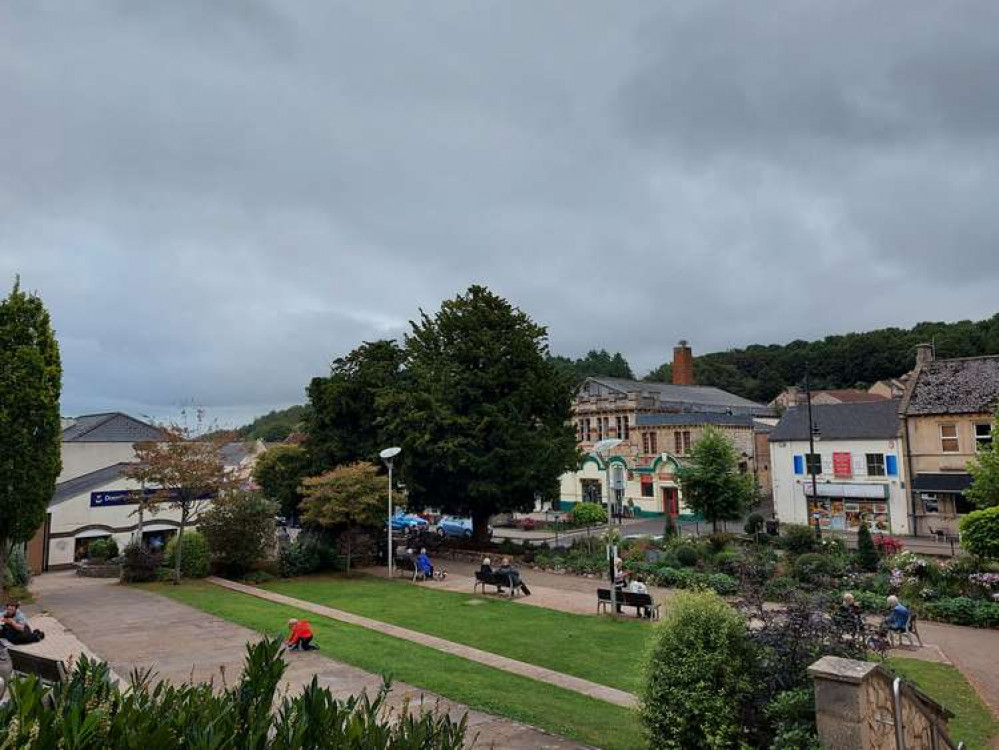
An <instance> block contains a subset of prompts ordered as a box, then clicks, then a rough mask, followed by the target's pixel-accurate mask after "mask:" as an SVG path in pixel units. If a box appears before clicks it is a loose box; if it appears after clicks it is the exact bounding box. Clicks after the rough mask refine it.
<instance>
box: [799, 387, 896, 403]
mask: <svg viewBox="0 0 999 750" xmlns="http://www.w3.org/2000/svg"><path fill="white" fill-rule="evenodd" d="M819 393H825V394H826V395H828V396H832V397H833V398H834V399H836V400H838V401H839V402H840V403H844V404H861V403H870V402H871V401H884V400H886V399H885V397H884V396H879V395H878V394H877V393H868V392H867V391H861V390H857V389H856V388H833V389H827V390H823V391H812V397H813V398H814V397H815V395H817V394H819Z"/></svg>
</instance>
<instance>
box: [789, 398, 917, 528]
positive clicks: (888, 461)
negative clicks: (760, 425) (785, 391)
mask: <svg viewBox="0 0 999 750" xmlns="http://www.w3.org/2000/svg"><path fill="white" fill-rule="evenodd" d="M898 409H899V402H898V401H894V400H878V401H874V402H866V403H865V402H861V403H854V404H813V405H812V423H813V425H814V430H815V435H814V438H815V441H814V444H815V452H814V453H810V452H809V424H808V410H807V408H806V407H800V406H796V407H792V408H790V409H788V410H787V411H786V412H785V414H784V416H783V417H782V418H781V421H780V422H779V423H778V424H777V426H776V427H775V428H774V429H773V431H772V432H771V433H770V437H769V443H770V471H771V475H772V477H773V496H774V515H775V516H776V517H777V519H778V520H780V521H781V522H784V523H800V524H810V525H814V524H816V523H817V524H818V525H819V527H820V528H821V529H822V530H824V531H843V532H856V531H857V529H859V527H860V524H861V523H862V522H866V523H867V525H868V527H869V528H870V529H871V530H872V531H874V532H883V533H891V534H908V533H909V531H910V526H909V517H908V513H907V507H906V506H907V502H906V495H907V493H906V487H905V481H906V479H905V473H904V472H905V467H904V462H903V457H904V443H903V431H902V423H901V420H900V418H899V414H898ZM812 468H814V469H815V474H816V477H815V479H816V481H815V486H814V488H813V486H812V477H811V469H812Z"/></svg>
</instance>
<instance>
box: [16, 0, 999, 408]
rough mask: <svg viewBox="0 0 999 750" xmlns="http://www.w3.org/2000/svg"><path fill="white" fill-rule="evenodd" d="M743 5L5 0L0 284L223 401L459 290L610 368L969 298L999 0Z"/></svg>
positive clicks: (985, 220) (81, 386)
mask: <svg viewBox="0 0 999 750" xmlns="http://www.w3.org/2000/svg"><path fill="white" fill-rule="evenodd" d="M765 8H766V9H765V10H761V6H758V5H757V6H750V5H747V4H743V3H720V2H688V3H680V4H674V5H671V6H663V5H662V4H660V3H653V2H635V3H628V4H627V5H624V6H620V5H608V4H604V3H596V2H594V3H589V2H579V3H573V4H572V5H571V7H570V6H567V5H565V4H564V3H560V2H554V1H552V2H541V3H520V4H514V3H508V2H484V3H475V4H468V3H464V2H457V1H456V0H455V1H454V2H444V3H434V4H431V5H427V4H425V3H415V2H402V0H400V1H399V2H393V3H336V4H330V3H319V2H303V3H294V4H288V3H279V2H276V0H272V1H270V2H258V3H242V2H231V1H229V0H227V1H226V2H220V3H212V4H210V5H205V4H202V3H194V2H189V1H187V0H185V1H184V2H175V3H132V2H121V1H117V2H115V1H114V0H106V1H105V2H95V3H91V4H87V5H79V4H76V5H71V6H68V7H67V6H65V4H62V3H56V2H46V1H45V0H41V1H39V2H27V0H21V2H14V3H8V4H5V5H4V6H3V8H0V102H2V105H0V106H2V107H3V113H2V114H3V117H0V167H2V169H0V278H10V277H11V276H13V274H14V273H18V272H19V273H21V274H22V276H23V278H24V281H25V284H26V285H27V286H29V287H32V288H37V289H38V290H39V291H40V292H41V293H42V294H43V296H44V297H45V299H46V301H47V302H48V303H49V305H50V307H51V308H52V310H53V314H54V317H55V321H56V324H57V326H58V328H59V332H60V335H61V338H62V342H63V350H64V357H65V371H66V387H65V404H64V406H65V409H66V411H68V412H81V411H91V410H96V409H104V408H114V407H115V404H116V402H119V403H120V404H121V406H122V408H130V409H132V410H133V411H137V412H148V413H165V412H167V411H169V410H170V409H172V408H174V407H175V405H177V404H180V403H184V402H189V401H191V400H192V399H193V400H196V401H199V402H201V403H204V404H205V405H207V406H209V407H212V408H214V409H217V410H219V411H220V412H221V413H224V414H226V415H228V416H229V417H230V418H232V419H238V418H241V417H242V416H244V415H251V414H253V413H255V412H259V411H264V410H266V409H267V408H269V407H271V406H277V405H283V404H287V403H293V402H298V401H301V399H302V397H303V388H304V386H305V384H306V382H307V381H308V379H309V377H311V376H312V375H314V374H319V373H322V372H323V371H325V369H326V368H327V367H328V364H329V361H330V360H331V359H332V358H334V357H335V356H338V355H340V354H342V353H344V352H346V351H348V350H349V349H350V348H352V347H353V346H354V345H356V344H357V343H358V342H359V341H361V340H364V339H371V338H375V337H378V336H386V335H388V336H394V335H399V334H400V333H401V332H403V331H404V330H405V328H406V325H407V321H408V320H409V319H411V318H413V317H414V316H415V315H416V312H417V310H418V308H420V307H423V308H425V309H434V308H435V307H436V306H437V305H438V304H439V303H440V301H441V299H443V298H445V297H449V296H451V295H453V294H455V293H457V292H459V291H461V290H463V289H464V288H465V287H466V286H467V285H468V284H469V283H472V282H478V283H485V284H488V285H489V286H491V287H493V288H494V289H496V291H498V292H500V293H502V294H505V295H507V296H508V297H509V298H510V299H511V300H513V301H514V302H515V303H516V304H518V305H520V306H522V307H523V308H524V309H525V310H527V311H528V312H530V313H531V314H532V315H533V316H534V317H535V318H536V319H538V320H539V321H540V322H542V323H544V324H546V325H548V327H549V330H550V334H551V339H552V347H553V349H555V350H557V351H561V352H565V353H569V354H581V353H583V352H584V351H585V350H586V349H589V348H591V347H607V348H610V349H613V350H617V349H619V350H621V351H623V352H624V353H625V354H626V355H627V356H628V357H629V359H630V360H631V361H632V363H633V365H634V367H635V369H636V371H639V372H642V371H644V370H646V369H648V368H651V367H653V366H655V365H656V364H658V363H660V362H662V361H664V360H665V359H667V358H668V356H669V351H670V347H671V346H672V344H673V342H674V341H675V340H676V339H678V338H680V337H686V338H690V339H692V340H693V341H694V344H695V347H696V349H697V350H698V351H701V352H703V351H710V350H712V349H717V348H724V347H728V346H737V345H743V344H747V343H751V342H769V341H782V340H788V339H791V338H796V337H809V336H817V335H824V334H826V333H829V332H834V331H842V330H849V329H858V328H866V327H873V326H880V325H888V324H898V325H904V324H908V323H912V322H916V321H917V320H921V319H927V318H945V319H953V318H963V317H979V316H985V315H990V314H992V313H994V312H995V309H994V301H993V300H994V295H993V294H992V293H991V291H990V288H989V286H990V283H991V284H992V285H993V288H994V282H995V280H996V279H997V278H999V254H997V253H994V252H993V246H994V240H995V237H996V227H997V224H996V219H995V217H994V216H993V215H992V213H993V211H992V210H991V203H992V202H993V200H992V199H993V197H994V196H995V194H996V187H997V186H996V184H995V183H996V178H995V177H994V175H996V174H999V171H997V170H996V167H997V166H999V165H997V164H996V160H997V155H996V153H997V152H996V149H995V145H996V135H995V134H996V129H995V125H996V121H997V118H999V114H997V113H999V104H997V103H996V99H995V97H994V96H992V95H991V83H992V82H991V78H992V75H993V73H994V70H995V69H996V63H997V60H996V55H997V52H996V47H995V45H994V44H993V42H992V39H991V36H992V33H991V32H992V29H993V28H995V25H996V24H995V20H996V18H995V17H996V14H997V11H996V9H995V6H994V5H993V4H991V3H987V2H969V3H962V4H958V5H955V6H948V7H946V8H945V7H943V6H937V5H933V4H929V3H926V4H920V3H916V4H913V3H903V2H901V0H899V1H898V2H889V3H882V4H879V5H878V6H877V7H876V8H872V7H871V6H869V5H868V4H860V3H838V4H834V5H830V4H828V3H819V2H788V3H783V4H773V5H769V6H765ZM969 268H974V271H973V272H972V271H970V270H969ZM914 300H918V303H914Z"/></svg>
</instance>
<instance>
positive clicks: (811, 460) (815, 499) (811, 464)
mask: <svg viewBox="0 0 999 750" xmlns="http://www.w3.org/2000/svg"><path fill="white" fill-rule="evenodd" d="M805 402H806V403H807V404H808V473H809V475H810V476H811V478H812V516H814V518H815V537H816V539H818V538H820V537H821V536H822V526H821V525H820V523H819V489H818V486H817V485H816V480H815V433H816V432H817V430H816V428H815V422H813V421H812V388H811V384H810V383H809V380H808V371H807V370H806V371H805Z"/></svg>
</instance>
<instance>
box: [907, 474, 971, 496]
mask: <svg viewBox="0 0 999 750" xmlns="http://www.w3.org/2000/svg"><path fill="white" fill-rule="evenodd" d="M970 486H971V475H970V474H964V473H962V472H954V473H952V474H916V476H915V478H914V479H913V480H912V489H914V490H916V491H917V492H964V491H965V490H966V489H968V487H970Z"/></svg>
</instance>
